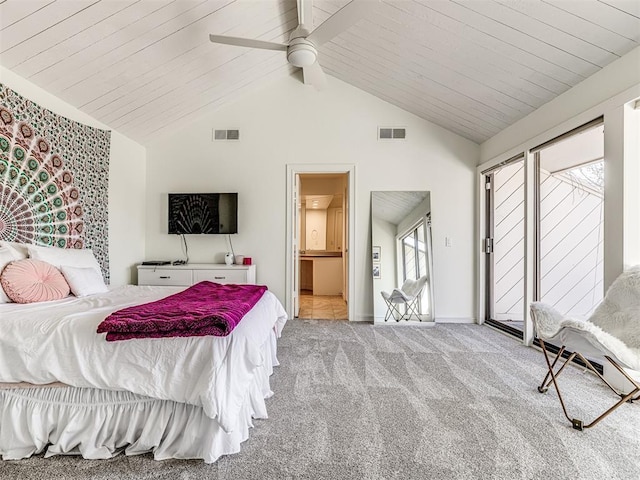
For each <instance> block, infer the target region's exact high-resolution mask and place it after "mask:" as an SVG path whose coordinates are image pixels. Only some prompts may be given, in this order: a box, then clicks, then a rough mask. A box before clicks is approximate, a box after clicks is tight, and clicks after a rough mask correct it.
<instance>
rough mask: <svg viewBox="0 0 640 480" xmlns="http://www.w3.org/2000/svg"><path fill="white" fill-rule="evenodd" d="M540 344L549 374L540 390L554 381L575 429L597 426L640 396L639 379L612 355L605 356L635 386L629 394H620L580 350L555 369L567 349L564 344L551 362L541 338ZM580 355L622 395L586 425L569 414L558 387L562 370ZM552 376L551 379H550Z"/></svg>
mask: <svg viewBox="0 0 640 480" xmlns="http://www.w3.org/2000/svg"><path fill="white" fill-rule="evenodd" d="M540 346H541V347H542V352H543V354H544V358H545V361H546V363H547V368H548V371H547V374H546V376H545V377H544V380H543V381H542V383H541V384H540V386H539V387H538V391H539V392H541V393H544V392H546V391H547V390H548V388H549V386H550V385H551V383H553V386H554V387H555V389H556V392H557V393H558V399H559V400H560V405H561V406H562V411H563V412H564V416H565V417H567V420H569V421H570V422H571V425H572V427H573V428H574V429H576V430H584V429H585V428H591V427H593V426H595V425H596V424H598V423H599V422H600V421H601V420H602V419H604V418H605V417H607V416H608V415H609V414H610V413H612V412H613V411H614V410H615V409H617V408H618V407H619V406H620V405H622V404H624V403H626V402H633V401H635V400H638V398H640V394H639V393H640V384H638V382H637V381H635V380H634V379H633V378H631V377H630V376H629V375H628V374H627V372H625V371H624V369H623V368H622V367H620V365H618V364H617V363H616V362H615V361H614V360H613V359H612V358H611V357H608V356H605V358H606V359H607V360H608V361H609V362H610V363H611V364H612V365H613V366H614V367H615V368H616V369H617V370H618V371H619V372H620V373H621V374H622V375H623V376H624V377H625V378H626V379H627V380H629V381H630V382H631V384H632V385H633V386H634V387H635V388H633V389H632V390H631V391H630V392H629V393H627V394H624V395H623V394H619V393H618V392H617V391H616V390H615V389H614V388H613V386H611V384H610V383H609V382H608V381H607V380H606V379H605V378H604V377H603V376H602V375H601V374H600V372H598V371H597V370H596V368H595V367H594V366H593V364H592V363H591V362H590V361H589V360H587V359H586V358H585V357H584V356H583V355H581V354H580V353H579V352H574V353H572V354H571V355H570V356H569V358H568V359H567V360H566V361H565V362H564V363H563V364H562V366H561V367H560V369H558V371H554V368H555V365H556V363H557V362H558V359H559V358H560V357H561V356H562V353H563V352H564V350H565V347H564V345H563V346H562V348H561V349H560V351H559V352H558V355H557V356H556V358H555V360H554V361H553V363H551V361H550V359H549V353H548V352H547V349H546V347H545V344H544V341H543V340H540ZM576 356H577V357H578V358H579V359H580V360H582V361H583V362H584V363H585V365H586V366H587V368H588V369H589V370H591V371H592V372H593V373H595V374H596V376H597V377H598V378H599V379H600V380H602V381H603V382H604V383H605V384H606V385H607V386H608V387H609V388H610V389H611V390H612V391H613V392H614V393H615V394H616V395H618V396H620V399H619V400H618V401H617V402H616V403H615V404H613V405H612V406H611V407H610V408H609V409H607V410H606V411H605V412H604V413H602V414H600V415H599V416H598V417H596V419H595V420H593V421H592V422H591V423H589V424H587V425H585V424H584V423H583V421H582V420H579V419H576V418H571V417H570V416H569V414H568V413H567V408H566V406H565V403H564V399H563V398H562V393H561V392H560V389H559V388H558V382H557V377H558V375H560V373H562V370H564V368H565V367H566V366H567V364H568V363H569V362H570V361H571V360H573V358H574V357H576ZM549 378H550V380H549Z"/></svg>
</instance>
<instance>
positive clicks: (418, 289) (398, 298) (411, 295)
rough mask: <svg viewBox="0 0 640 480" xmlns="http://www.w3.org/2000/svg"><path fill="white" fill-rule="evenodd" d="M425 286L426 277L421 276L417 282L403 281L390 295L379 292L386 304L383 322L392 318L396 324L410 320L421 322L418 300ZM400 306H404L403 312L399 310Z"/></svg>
mask: <svg viewBox="0 0 640 480" xmlns="http://www.w3.org/2000/svg"><path fill="white" fill-rule="evenodd" d="M426 284H427V276H426V275H423V276H422V277H420V278H419V279H417V280H412V279H410V278H409V279H407V280H405V282H404V283H403V284H402V287H400V288H394V289H393V291H392V292H391V293H388V292H380V293H381V295H382V298H384V301H385V302H386V304H387V314H386V315H385V317H384V321H385V322H386V321H388V320H389V319H390V318H393V319H394V320H395V321H396V322H399V321H400V320H411V319H415V320H418V321H420V322H421V321H422V316H421V312H420V298H421V296H422V291H423V290H424V287H425V286H426ZM402 305H404V312H403V311H401V310H400V308H401V306H402Z"/></svg>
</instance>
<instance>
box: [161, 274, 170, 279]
mask: <svg viewBox="0 0 640 480" xmlns="http://www.w3.org/2000/svg"><path fill="white" fill-rule="evenodd" d="M160 278H162V279H163V280H168V279H169V278H171V276H169V275H160Z"/></svg>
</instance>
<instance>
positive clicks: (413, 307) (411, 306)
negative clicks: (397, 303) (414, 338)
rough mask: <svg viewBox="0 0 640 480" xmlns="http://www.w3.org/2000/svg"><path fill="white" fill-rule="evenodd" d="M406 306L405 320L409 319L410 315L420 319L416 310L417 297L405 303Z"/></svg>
mask: <svg viewBox="0 0 640 480" xmlns="http://www.w3.org/2000/svg"><path fill="white" fill-rule="evenodd" d="M406 308H407V312H408V313H407V314H406V316H407V318H406V319H407V320H411V317H416V319H417V320H419V321H422V319H421V318H420V312H419V311H418V298H416V299H415V300H414V301H413V302H411V303H407V304H406Z"/></svg>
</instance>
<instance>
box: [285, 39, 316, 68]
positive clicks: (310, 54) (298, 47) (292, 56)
mask: <svg viewBox="0 0 640 480" xmlns="http://www.w3.org/2000/svg"><path fill="white" fill-rule="evenodd" d="M316 57H317V52H316V49H315V48H313V45H309V44H306V43H298V44H295V45H290V46H289V49H288V50H287V60H288V61H289V63H290V64H291V65H293V66H295V67H309V66H311V65H313V64H314V63H315V62H316Z"/></svg>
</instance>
